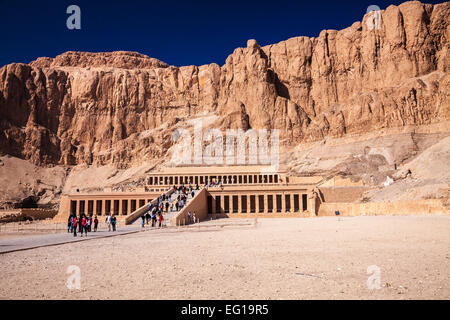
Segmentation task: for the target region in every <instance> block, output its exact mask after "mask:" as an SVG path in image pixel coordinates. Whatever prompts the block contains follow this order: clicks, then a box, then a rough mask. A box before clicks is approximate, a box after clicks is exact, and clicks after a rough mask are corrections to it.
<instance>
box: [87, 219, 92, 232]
mask: <svg viewBox="0 0 450 320" xmlns="http://www.w3.org/2000/svg"><path fill="white" fill-rule="evenodd" d="M91 223H92V217H90V216H89V217H86V227H87V231H88V232H91Z"/></svg>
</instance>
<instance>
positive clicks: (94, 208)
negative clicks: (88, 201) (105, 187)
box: [92, 198, 97, 216]
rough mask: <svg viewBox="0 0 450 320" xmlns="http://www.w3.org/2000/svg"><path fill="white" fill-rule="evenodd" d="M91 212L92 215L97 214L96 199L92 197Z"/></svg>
mask: <svg viewBox="0 0 450 320" xmlns="http://www.w3.org/2000/svg"><path fill="white" fill-rule="evenodd" d="M92 211H93V212H92V213H93V214H94V216H95V215H96V214H97V199H95V198H94V205H93V207H92Z"/></svg>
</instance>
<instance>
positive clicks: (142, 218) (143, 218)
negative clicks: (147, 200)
mask: <svg viewBox="0 0 450 320" xmlns="http://www.w3.org/2000/svg"><path fill="white" fill-rule="evenodd" d="M141 220H142V229H144V228H145V216H144V215H142V216H141Z"/></svg>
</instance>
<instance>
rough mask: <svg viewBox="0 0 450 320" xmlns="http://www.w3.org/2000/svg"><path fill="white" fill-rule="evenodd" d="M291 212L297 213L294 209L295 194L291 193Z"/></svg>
mask: <svg viewBox="0 0 450 320" xmlns="http://www.w3.org/2000/svg"><path fill="white" fill-rule="evenodd" d="M290 198H291V212H294V211H295V209H294V194H293V193H291V197H290Z"/></svg>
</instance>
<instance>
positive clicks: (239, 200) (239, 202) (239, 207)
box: [237, 194, 242, 213]
mask: <svg viewBox="0 0 450 320" xmlns="http://www.w3.org/2000/svg"><path fill="white" fill-rule="evenodd" d="M237 197H238V212H237V213H242V195H240V194H238V196H237Z"/></svg>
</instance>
